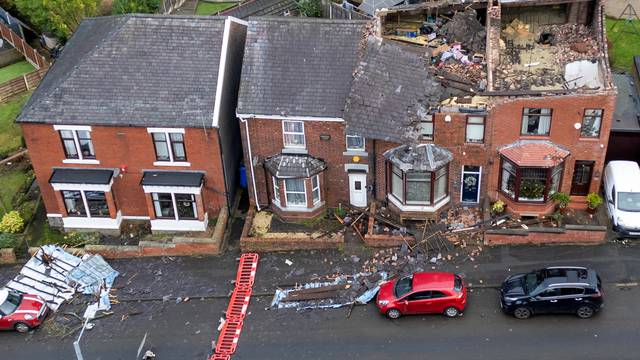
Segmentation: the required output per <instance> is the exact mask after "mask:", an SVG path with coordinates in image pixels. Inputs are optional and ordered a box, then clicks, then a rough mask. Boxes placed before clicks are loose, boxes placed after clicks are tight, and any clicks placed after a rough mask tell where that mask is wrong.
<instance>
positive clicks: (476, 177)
mask: <svg viewBox="0 0 640 360" xmlns="http://www.w3.org/2000/svg"><path fill="white" fill-rule="evenodd" d="M480 170H481V168H480V166H470V165H464V166H463V167H462V191H461V194H460V201H462V202H466V203H478V202H479V201H480Z"/></svg>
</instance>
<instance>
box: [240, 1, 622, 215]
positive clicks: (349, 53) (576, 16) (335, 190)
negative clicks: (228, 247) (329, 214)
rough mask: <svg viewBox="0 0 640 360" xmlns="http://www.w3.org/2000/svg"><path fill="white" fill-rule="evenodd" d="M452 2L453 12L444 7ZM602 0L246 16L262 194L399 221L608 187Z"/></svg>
mask: <svg viewBox="0 0 640 360" xmlns="http://www.w3.org/2000/svg"><path fill="white" fill-rule="evenodd" d="M442 15H444V16H442ZM603 16H604V15H603V2H602V1H553V2H549V1H525V0H515V1H502V2H500V3H495V2H486V1H472V2H469V3H465V4H457V3H456V2H450V1H436V2H423V3H419V4H413V5H399V6H395V7H388V8H385V9H382V10H380V11H378V12H377V14H376V19H375V21H374V22H373V23H371V24H369V23H362V22H357V21H339V20H320V21H318V20H311V19H273V18H270V19H266V18H265V19H258V18H253V19H250V20H249V25H248V34H247V42H246V50H245V59H244V64H243V71H242V79H241V86H240V93H239V100H238V110H237V112H238V116H239V118H240V123H241V136H242V139H243V146H244V156H245V163H247V164H250V166H249V170H250V171H249V179H250V185H251V189H250V191H251V201H252V202H253V203H254V204H256V205H257V206H258V207H259V208H265V207H268V208H270V209H272V210H273V211H274V212H276V213H278V214H279V215H280V216H281V217H284V218H289V219H296V218H305V217H311V216H314V215H316V214H318V213H320V212H321V211H322V210H323V209H325V208H327V207H336V206H339V205H340V204H350V205H352V206H357V207H366V206H367V204H368V203H369V202H370V201H371V200H374V199H375V200H379V201H382V202H383V203H384V204H386V206H387V207H388V208H389V209H391V210H393V211H394V212H395V213H397V214H398V215H399V216H400V217H401V218H420V219H424V218H437V217H438V214H439V213H440V212H441V211H442V210H443V209H446V208H448V207H449V206H451V205H457V204H463V205H470V206H474V205H480V204H483V202H485V201H487V202H491V201H496V200H501V201H503V202H505V203H506V204H507V208H508V210H509V211H510V212H512V213H515V214H516V215H521V216H539V215H542V214H548V213H551V212H553V211H554V207H555V203H554V201H553V200H552V197H551V196H552V195H553V194H554V193H556V192H564V193H567V194H569V195H570V196H571V198H572V204H573V206H584V203H585V198H586V195H587V194H588V193H589V192H597V191H598V189H599V186H600V183H601V174H602V169H603V166H604V158H605V154H606V147H607V142H608V136H609V135H608V134H609V130H610V126H611V116H612V114H613V108H614V103H615V95H616V91H615V87H614V86H613V84H612V81H611V71H610V68H609V63H608V58H607V53H606V43H605V41H604V27H603Z"/></svg>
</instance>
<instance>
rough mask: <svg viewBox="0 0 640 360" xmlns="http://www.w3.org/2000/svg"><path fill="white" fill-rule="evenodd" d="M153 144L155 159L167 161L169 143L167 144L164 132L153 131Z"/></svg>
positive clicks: (168, 158)
mask: <svg viewBox="0 0 640 360" xmlns="http://www.w3.org/2000/svg"><path fill="white" fill-rule="evenodd" d="M152 137H153V145H154V146H155V148H156V160H158V161H169V160H171V158H170V157H169V145H168V144H167V138H166V136H165V135H164V133H153V135H152Z"/></svg>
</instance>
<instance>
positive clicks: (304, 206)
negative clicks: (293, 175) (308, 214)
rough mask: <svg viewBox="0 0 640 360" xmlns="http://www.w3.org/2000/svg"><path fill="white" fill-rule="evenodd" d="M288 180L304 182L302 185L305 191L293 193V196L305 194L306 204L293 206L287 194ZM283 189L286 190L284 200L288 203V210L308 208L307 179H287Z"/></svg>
mask: <svg viewBox="0 0 640 360" xmlns="http://www.w3.org/2000/svg"><path fill="white" fill-rule="evenodd" d="M286 180H302V183H303V185H304V190H303V191H291V193H292V194H304V204H291V203H290V202H289V195H288V192H287V181H286ZM282 187H283V188H284V199H285V201H286V202H287V204H286V207H287V208H291V207H293V208H306V207H307V182H306V181H305V179H285V181H283V182H282Z"/></svg>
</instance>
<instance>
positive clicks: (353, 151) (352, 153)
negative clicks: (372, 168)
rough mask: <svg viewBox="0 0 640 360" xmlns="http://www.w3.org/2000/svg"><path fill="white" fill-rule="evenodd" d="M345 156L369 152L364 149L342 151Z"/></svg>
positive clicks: (361, 154) (366, 154) (364, 154)
mask: <svg viewBox="0 0 640 360" xmlns="http://www.w3.org/2000/svg"><path fill="white" fill-rule="evenodd" d="M342 155H345V156H369V153H368V152H366V151H364V150H347V151H345V152H343V153H342Z"/></svg>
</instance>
